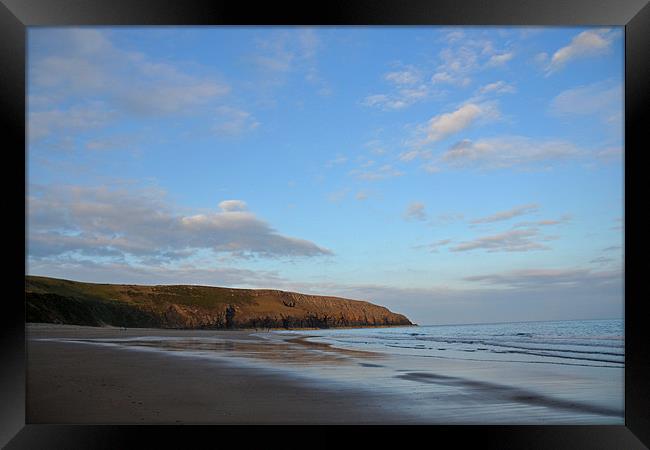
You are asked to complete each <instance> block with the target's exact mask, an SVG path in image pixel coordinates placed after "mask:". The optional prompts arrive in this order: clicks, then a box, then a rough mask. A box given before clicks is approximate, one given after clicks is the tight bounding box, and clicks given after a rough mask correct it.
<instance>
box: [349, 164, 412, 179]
mask: <svg viewBox="0 0 650 450" xmlns="http://www.w3.org/2000/svg"><path fill="white" fill-rule="evenodd" d="M350 175H352V176H354V177H356V178H358V179H360V180H365V181H376V180H383V179H386V178H395V177H401V176H403V175H405V173H404V172H402V171H401V170H398V169H396V168H395V167H393V166H392V165H390V164H384V165H383V166H381V167H378V168H376V169H354V170H352V171H350Z"/></svg>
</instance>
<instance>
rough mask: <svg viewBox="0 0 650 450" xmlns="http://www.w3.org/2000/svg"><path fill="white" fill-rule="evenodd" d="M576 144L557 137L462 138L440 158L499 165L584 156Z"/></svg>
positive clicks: (480, 165) (472, 164) (465, 164)
mask: <svg viewBox="0 0 650 450" xmlns="http://www.w3.org/2000/svg"><path fill="white" fill-rule="evenodd" d="M584 154H585V152H584V151H583V150H581V149H579V148H577V147H576V146H575V145H573V144H571V143H569V142H566V141H560V140H545V141H535V140H532V139H530V138H526V137H522V136H508V137H499V138H488V139H480V140H477V141H475V142H474V141H471V140H468V139H465V140H462V141H460V142H458V143H456V144H454V145H453V146H452V147H450V148H449V150H447V151H446V152H445V153H444V154H443V155H442V158H441V160H442V162H444V163H446V164H448V165H449V166H451V167H458V168H461V167H465V168H467V167H474V168H479V169H502V168H510V167H517V166H521V167H533V166H539V165H544V166H546V167H548V166H552V164H554V163H556V162H558V161H562V160H567V159H572V158H577V157H580V156H583V155H584Z"/></svg>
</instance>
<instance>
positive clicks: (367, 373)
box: [27, 324, 623, 424]
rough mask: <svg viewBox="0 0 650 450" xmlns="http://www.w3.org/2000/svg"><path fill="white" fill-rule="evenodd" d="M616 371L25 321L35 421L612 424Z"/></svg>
mask: <svg viewBox="0 0 650 450" xmlns="http://www.w3.org/2000/svg"><path fill="white" fill-rule="evenodd" d="M506 374H507V376H505V375H506ZM612 376H613V377H614V378H612ZM619 376H622V370H619V369H612V368H594V367H580V366H563V365H540V364H527V365H526V364H520V363H504V362H486V361H473V360H456V359H435V358H418V357H411V356H408V355H406V356H395V355H387V354H382V353H381V352H373V351H359V350H355V349H351V348H345V347H344V346H343V347H338V346H333V345H331V344H328V343H324V342H323V341H322V340H319V339H318V338H315V339H314V337H313V336H310V332H306V333H301V334H292V333H283V332H268V331H254V330H251V331H222V330H160V329H127V330H125V329H120V328H111V327H103V328H94V327H80V326H67V325H45V324H29V325H28V326H27V422H28V423H35V424H36V423H68V424H83V423H95V424H127V423H147V424H183V423H185V424H435V423H466V424H481V423H504V424H507V423H523V424H525V423H546V424H564V423H572V424H580V423H582V424H594V423H601V424H605V423H607V424H616V423H619V422H620V423H622V420H623V416H622V404H621V405H620V407H619V406H618V403H617V401H616V398H617V395H618V394H617V392H616V391H612V392H611V393H608V392H605V391H606V389H605V391H604V390H603V389H602V388H601V386H605V387H607V386H609V385H610V384H612V380H616V379H617V378H616V377H619ZM599 377H600V378H602V381H601V380H600V379H599ZM614 385H616V383H615V382H614ZM594 392H598V393H599V396H600V397H602V398H600V399H598V398H594ZM608 396H609V398H613V399H614V400H613V401H611V400H609V399H608Z"/></svg>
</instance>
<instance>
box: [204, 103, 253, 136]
mask: <svg viewBox="0 0 650 450" xmlns="http://www.w3.org/2000/svg"><path fill="white" fill-rule="evenodd" d="M216 117H217V118H216V120H215V123H214V125H213V127H212V130H213V131H214V132H215V133H216V134H217V135H229V136H235V135H239V134H242V133H244V132H246V131H252V130H254V129H256V128H257V127H259V125H260V123H259V122H258V121H257V120H256V119H255V117H253V115H252V114H251V113H249V112H246V111H243V110H241V109H237V108H231V107H228V106H220V107H218V108H217V109H216Z"/></svg>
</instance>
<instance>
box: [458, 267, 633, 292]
mask: <svg viewBox="0 0 650 450" xmlns="http://www.w3.org/2000/svg"><path fill="white" fill-rule="evenodd" d="M463 279H464V280H466V281H472V282H477V283H482V284H488V285H495V286H501V287H508V288H525V289H545V290H548V289H550V288H553V287H579V286H584V285H587V284H591V285H592V286H595V285H604V284H612V283H615V284H617V283H620V281H621V272H620V271H606V272H594V271H592V270H590V269H524V270H513V271H509V272H503V273H493V274H486V275H475V276H470V277H465V278H463Z"/></svg>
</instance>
